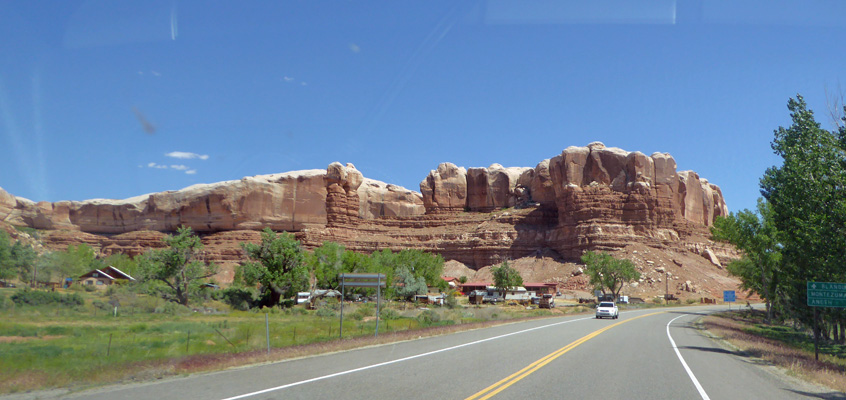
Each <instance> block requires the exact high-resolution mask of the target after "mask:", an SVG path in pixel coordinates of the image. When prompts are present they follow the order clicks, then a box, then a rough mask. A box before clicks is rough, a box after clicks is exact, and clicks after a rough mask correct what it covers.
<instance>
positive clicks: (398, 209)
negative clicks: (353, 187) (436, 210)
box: [358, 178, 426, 219]
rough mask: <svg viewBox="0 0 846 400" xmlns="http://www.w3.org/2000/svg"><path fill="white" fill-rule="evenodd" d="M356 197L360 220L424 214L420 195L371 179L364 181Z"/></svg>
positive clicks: (424, 209)
mask: <svg viewBox="0 0 846 400" xmlns="http://www.w3.org/2000/svg"><path fill="white" fill-rule="evenodd" d="M358 197H359V199H360V201H361V204H360V206H359V217H361V218H362V219H376V218H394V217H415V216H419V215H423V214H425V213H426V208H425V207H423V196H422V195H421V194H420V193H417V192H415V191H411V190H408V189H406V188H404V187H401V186H396V185H391V184H387V183H385V182H380V181H376V180H373V179H367V178H365V179H364V183H363V184H362V185H361V186H360V187H359V188H358Z"/></svg>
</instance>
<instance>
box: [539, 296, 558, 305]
mask: <svg viewBox="0 0 846 400" xmlns="http://www.w3.org/2000/svg"><path fill="white" fill-rule="evenodd" d="M538 308H555V297H553V296H552V295H551V294H545V295H543V297H541V298H540V301H539V302H538Z"/></svg>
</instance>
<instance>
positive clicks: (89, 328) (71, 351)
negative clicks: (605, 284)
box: [0, 289, 560, 393]
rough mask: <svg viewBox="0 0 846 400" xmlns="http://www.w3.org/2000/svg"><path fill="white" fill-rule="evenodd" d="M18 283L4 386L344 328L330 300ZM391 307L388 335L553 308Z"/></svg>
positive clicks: (368, 323)
mask: <svg viewBox="0 0 846 400" xmlns="http://www.w3.org/2000/svg"><path fill="white" fill-rule="evenodd" d="M15 290H17V289H0V306H1V307H0V355H2V356H0V393H11V392H19V391H25V390H33V389H46V388H57V387H75V388H79V387H86V386H90V385H96V384H103V383H109V382H120V381H126V380H145V379H152V378H156V377H160V376H166V375H172V374H179V373H183V372H186V369H185V368H182V367H180V365H184V364H192V363H193V364H202V363H208V362H209V361H208V360H209V359H210V358H214V357H218V358H225V357H227V356H230V355H237V354H245V353H253V354H264V352H265V351H266V349H267V338H268V336H267V335H266V329H267V330H268V331H269V339H270V346H271V348H273V349H279V348H291V347H297V346H305V347H308V346H309V345H314V344H319V343H329V342H337V339H338V333H339V332H338V330H339V318H338V311H337V310H335V309H331V308H329V307H324V309H322V310H317V311H313V310H306V309H305V308H304V307H302V306H297V307H295V308H293V309H288V310H281V309H265V310H256V311H229V310H228V307H227V306H225V305H223V304H222V303H217V302H210V303H207V304H206V306H207V307H206V308H205V309H208V307H212V308H216V309H218V310H225V312H221V313H219V314H204V313H202V312H191V311H190V310H186V309H178V308H177V309H175V310H176V311H174V308H173V307H169V306H168V305H167V304H166V303H164V301H162V300H160V299H155V298H148V297H147V296H143V295H137V296H136V297H135V298H134V301H133V302H132V304H135V306H132V307H118V312H117V315H115V313H114V310H113V309H110V308H111V307H110V306H109V307H108V308H107V307H104V306H103V303H104V302H107V301H108V300H109V298H108V297H106V296H105V295H104V294H102V293H85V292H76V293H78V294H79V295H81V296H82V297H83V298H84V305H82V306H75V307H68V306H60V305H57V304H52V305H39V306H18V305H15V304H14V303H13V302H11V300H9V298H10V297H11V295H12V294H13V293H15ZM123 303H124V304H126V302H123ZM95 304H99V305H95ZM139 304H140V305H139ZM335 307H337V304H336V305H335ZM145 309H148V310H157V311H160V312H147V311H144V310H145ZM385 309H388V310H390V311H383V314H382V316H383V318H382V319H381V320H380V321H379V332H380V334H390V333H394V332H398V331H406V330H417V329H420V328H427V327H432V326H447V325H457V324H466V323H474V322H481V321H491V320H500V319H512V318H518V317H527V316H545V315H551V312H550V311H549V310H531V311H527V310H525V308H522V307H493V306H486V307H481V308H476V307H458V308H455V309H448V308H438V307H436V308H433V309H432V310H429V311H424V310H420V309H418V308H416V307H414V305H413V304H409V303H397V302H390V303H387V304H386V305H385ZM383 310H384V309H383ZM557 313H560V311H558V312H557ZM265 315H267V321H268V326H267V327H266V325H265ZM375 328H376V321H375V309H374V307H373V304H354V305H351V306H349V305H348V306H345V308H344V327H343V329H344V339H352V338H356V337H370V336H373V334H374V332H375ZM320 351H321V350H319V349H318V350H316V351H315V352H320ZM216 362H217V361H216ZM218 364H220V363H219V362H218ZM224 364H225V363H224ZM227 365H231V363H230V364H227ZM211 369H214V366H212V367H211ZM188 370H189V372H190V371H193V370H204V368H188Z"/></svg>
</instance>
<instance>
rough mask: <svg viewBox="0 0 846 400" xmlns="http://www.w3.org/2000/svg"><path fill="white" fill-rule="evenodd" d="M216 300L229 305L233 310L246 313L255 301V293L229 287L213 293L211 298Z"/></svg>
mask: <svg viewBox="0 0 846 400" xmlns="http://www.w3.org/2000/svg"><path fill="white" fill-rule="evenodd" d="M212 297H215V298H216V300H222V301H223V302H224V303H226V304H229V307H232V309H234V310H240V311H246V310H249V309H250V307H252V305H253V302H254V301H255V293H254V291H253V290H251V289H247V288H240V287H230V288H226V289H224V290H218V291H216V292H214V294H213V296H212Z"/></svg>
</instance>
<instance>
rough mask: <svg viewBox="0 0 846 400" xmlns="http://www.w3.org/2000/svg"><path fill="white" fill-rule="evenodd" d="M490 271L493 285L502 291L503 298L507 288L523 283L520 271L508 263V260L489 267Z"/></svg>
mask: <svg viewBox="0 0 846 400" xmlns="http://www.w3.org/2000/svg"><path fill="white" fill-rule="evenodd" d="M491 273H493V279H494V286H495V287H496V289H497V290H499V291H500V292H501V293H502V295H503V298H504V297H505V294H506V293H508V289H509V288H516V287H517V286H522V285H523V277H522V276H520V272H518V271H517V270H516V269H514V268H512V267H511V266H510V265H508V261H503V262H502V264H500V265H499V266H498V267H493V268H491Z"/></svg>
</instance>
